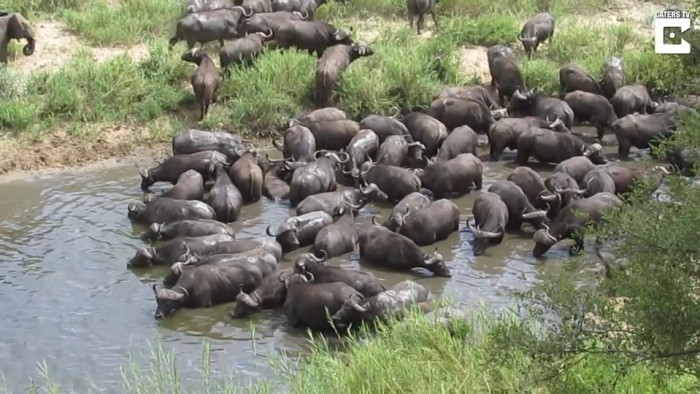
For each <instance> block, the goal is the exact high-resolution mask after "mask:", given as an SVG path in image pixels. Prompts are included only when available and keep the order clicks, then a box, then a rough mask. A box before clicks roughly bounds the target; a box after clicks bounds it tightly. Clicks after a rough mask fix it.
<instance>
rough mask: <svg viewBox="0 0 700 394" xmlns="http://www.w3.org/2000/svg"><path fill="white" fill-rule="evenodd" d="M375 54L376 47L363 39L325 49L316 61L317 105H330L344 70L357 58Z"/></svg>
mask: <svg viewBox="0 0 700 394" xmlns="http://www.w3.org/2000/svg"><path fill="white" fill-rule="evenodd" d="M373 54H374V49H372V47H371V46H369V45H368V44H367V43H365V42H362V41H357V42H353V43H351V44H338V45H334V46H331V47H329V48H328V49H327V50H325V51H324V52H323V54H322V55H321V57H320V58H319V59H318V62H317V63H316V95H315V99H316V105H317V106H318V107H321V108H323V107H330V106H331V105H332V102H333V94H334V92H335V89H336V87H337V84H338V80H339V79H340V75H341V74H342V73H343V71H345V69H347V68H348V67H350V64H352V62H354V61H355V60H357V59H359V58H361V57H365V56H372V55H373Z"/></svg>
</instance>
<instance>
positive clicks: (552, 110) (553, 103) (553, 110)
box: [508, 88, 574, 129]
mask: <svg viewBox="0 0 700 394" xmlns="http://www.w3.org/2000/svg"><path fill="white" fill-rule="evenodd" d="M508 113H509V114H513V116H538V117H540V118H542V119H544V120H547V121H548V122H549V121H550V119H551V120H556V119H560V120H561V121H562V122H564V126H565V127H566V128H567V129H571V127H572V126H573V124H574V110H573V109H571V107H570V106H569V104H567V102H566V101H563V100H559V99H557V98H555V97H549V96H547V95H546V94H544V93H541V92H537V91H536V89H535V88H533V89H530V90H529V91H525V92H521V91H520V90H516V91H515V92H514V93H513V96H512V97H511V100H510V105H509V107H508Z"/></svg>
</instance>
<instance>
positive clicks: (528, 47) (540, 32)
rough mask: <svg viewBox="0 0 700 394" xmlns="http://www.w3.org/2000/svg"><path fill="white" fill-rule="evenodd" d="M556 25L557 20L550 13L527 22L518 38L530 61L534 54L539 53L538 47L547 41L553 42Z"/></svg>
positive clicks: (543, 13) (542, 14) (541, 14)
mask: <svg viewBox="0 0 700 394" xmlns="http://www.w3.org/2000/svg"><path fill="white" fill-rule="evenodd" d="M554 24H555V19H554V17H553V16H552V14H550V13H548V12H542V13H539V14H535V16H533V17H532V18H530V19H529V20H528V21H527V22H525V25H524V26H523V29H522V30H521V31H520V35H519V36H518V40H519V41H520V43H521V44H523V49H524V50H525V53H526V54H527V58H528V59H530V58H531V57H532V53H533V52H537V47H538V46H539V45H540V44H541V43H543V42H545V41H547V40H549V42H552V37H553V36H554Z"/></svg>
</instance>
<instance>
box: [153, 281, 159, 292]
mask: <svg viewBox="0 0 700 394" xmlns="http://www.w3.org/2000/svg"><path fill="white" fill-rule="evenodd" d="M156 287H157V286H156V284H155V283H154V284H153V293H154V294H158V289H157V288H156Z"/></svg>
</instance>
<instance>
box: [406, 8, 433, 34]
mask: <svg viewBox="0 0 700 394" xmlns="http://www.w3.org/2000/svg"><path fill="white" fill-rule="evenodd" d="M437 2H438V0H407V1H406V9H407V11H406V12H407V15H408V24H409V26H410V28H411V30H413V20H414V19H416V18H418V21H417V22H416V32H417V33H418V34H420V31H421V29H422V28H423V18H424V17H425V14H430V16H431V17H432V18H433V24H434V25H435V27H436V28H437V27H438V23H437V18H436V17H435V4H436V3H437Z"/></svg>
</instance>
